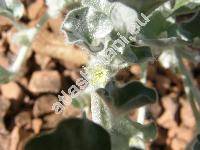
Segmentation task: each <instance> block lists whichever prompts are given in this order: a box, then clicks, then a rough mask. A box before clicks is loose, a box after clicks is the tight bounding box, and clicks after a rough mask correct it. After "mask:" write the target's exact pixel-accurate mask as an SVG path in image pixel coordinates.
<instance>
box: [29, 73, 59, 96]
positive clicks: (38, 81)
mask: <svg viewBox="0 0 200 150" xmlns="http://www.w3.org/2000/svg"><path fill="white" fill-rule="evenodd" d="M60 88H61V76H60V74H59V73H58V72H57V71H36V72H34V73H33V75H32V77H31V80H30V83H29V90H30V91H31V92H33V93H35V94H38V93H46V92H53V93H58V92H59V91H60Z"/></svg>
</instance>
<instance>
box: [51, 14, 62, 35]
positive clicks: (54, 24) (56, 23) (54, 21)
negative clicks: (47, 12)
mask: <svg viewBox="0 0 200 150" xmlns="http://www.w3.org/2000/svg"><path fill="white" fill-rule="evenodd" d="M62 22H63V17H62V15H58V16H57V17H56V18H51V19H49V20H48V23H49V26H50V28H51V29H52V30H53V32H55V33H60V26H61V24H62Z"/></svg>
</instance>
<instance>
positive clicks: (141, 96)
mask: <svg viewBox="0 0 200 150" xmlns="http://www.w3.org/2000/svg"><path fill="white" fill-rule="evenodd" d="M96 92H97V93H98V94H99V96H100V97H102V98H103V99H104V101H105V102H106V103H107V104H108V106H109V107H110V109H111V111H112V112H113V113H115V112H127V111H128V110H130V109H133V108H138V107H141V106H143V105H146V104H152V103H154V102H155V101H156V100H157V93H156V91H155V90H154V89H151V88H147V87H145V86H144V85H143V84H142V83H141V82H138V81H133V82H130V83H128V84H125V85H124V86H120V87H118V86H117V85H116V82H115V81H114V80H111V81H110V82H108V83H107V85H106V87H105V88H100V89H97V91H96Z"/></svg>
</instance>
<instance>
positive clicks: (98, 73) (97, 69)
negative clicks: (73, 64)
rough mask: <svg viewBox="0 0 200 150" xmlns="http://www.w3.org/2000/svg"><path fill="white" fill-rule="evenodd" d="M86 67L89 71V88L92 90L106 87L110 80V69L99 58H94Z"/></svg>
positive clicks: (87, 71) (86, 70)
mask: <svg viewBox="0 0 200 150" xmlns="http://www.w3.org/2000/svg"><path fill="white" fill-rule="evenodd" d="M95 58H96V57H95ZM84 69H85V72H86V73H87V78H88V82H89V88H92V90H95V89H97V88H102V87H104V86H105V85H106V83H107V81H108V80H109V75H110V71H109V69H108V67H107V66H106V65H104V64H102V63H101V62H99V61H98V58H96V59H92V60H91V61H90V62H89V65H88V66H87V67H85V68H84Z"/></svg>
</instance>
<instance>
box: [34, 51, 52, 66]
mask: <svg viewBox="0 0 200 150" xmlns="http://www.w3.org/2000/svg"><path fill="white" fill-rule="evenodd" d="M35 60H36V63H37V64H38V65H40V67H41V69H45V68H46V67H47V65H48V64H49V63H50V61H51V58H50V57H48V56H44V55H39V54H36V55H35Z"/></svg>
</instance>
